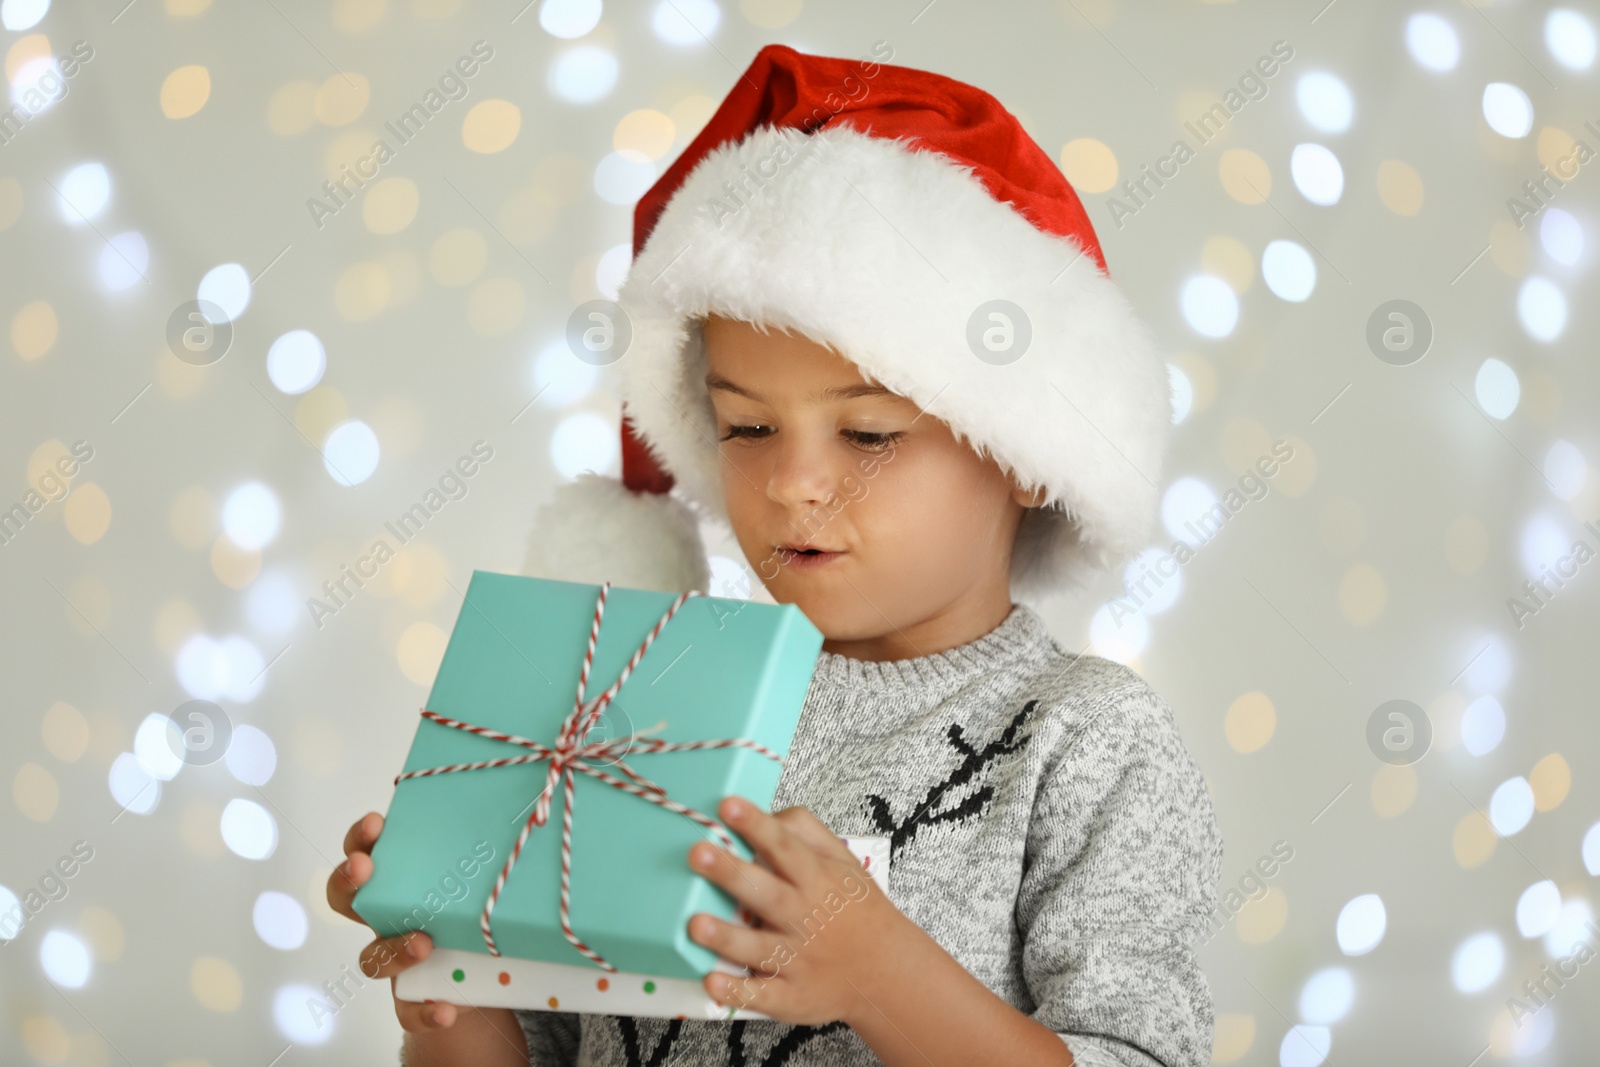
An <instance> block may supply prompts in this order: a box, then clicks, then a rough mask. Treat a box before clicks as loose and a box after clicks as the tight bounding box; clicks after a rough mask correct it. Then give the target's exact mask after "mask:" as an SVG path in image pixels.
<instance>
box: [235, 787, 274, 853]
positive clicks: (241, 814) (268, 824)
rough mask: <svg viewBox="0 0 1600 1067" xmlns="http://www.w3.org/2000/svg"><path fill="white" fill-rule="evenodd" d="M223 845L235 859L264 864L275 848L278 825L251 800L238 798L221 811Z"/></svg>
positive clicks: (265, 810) (265, 811) (269, 814)
mask: <svg viewBox="0 0 1600 1067" xmlns="http://www.w3.org/2000/svg"><path fill="white" fill-rule="evenodd" d="M221 829H222V842H223V844H225V845H227V846H228V848H229V850H230V851H232V852H233V853H234V854H235V855H239V856H243V857H244V858H245V859H247V860H264V859H266V858H267V857H269V856H271V855H272V853H273V852H275V851H276V850H277V848H278V823H277V820H275V819H273V817H272V813H271V812H269V811H267V809H266V808H263V807H262V806H261V805H260V804H257V803H256V802H255V801H253V800H244V799H242V798H239V797H235V798H234V799H232V800H230V801H228V806H227V807H225V808H223V809H222V825H221Z"/></svg>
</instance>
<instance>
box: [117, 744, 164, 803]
mask: <svg viewBox="0 0 1600 1067" xmlns="http://www.w3.org/2000/svg"><path fill="white" fill-rule="evenodd" d="M106 781H107V784H108V785H109V786H110V787H111V799H112V800H115V801H116V802H117V807H118V808H120V809H122V810H124V811H131V812H133V813H134V814H135V815H145V814H148V813H150V812H152V811H154V810H155V808H156V805H157V804H158V803H160V801H161V783H160V782H158V781H156V780H155V779H154V778H152V777H151V776H150V774H149V772H147V771H146V770H145V769H144V768H143V767H142V766H140V765H139V757H137V756H135V755H134V754H133V753H132V752H124V753H122V755H120V756H118V757H117V758H116V759H115V760H114V761H113V762H112V764H111V771H110V773H109V774H107V775H106Z"/></svg>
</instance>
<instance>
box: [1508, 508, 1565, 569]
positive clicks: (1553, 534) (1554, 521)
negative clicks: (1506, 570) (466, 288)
mask: <svg viewBox="0 0 1600 1067" xmlns="http://www.w3.org/2000/svg"><path fill="white" fill-rule="evenodd" d="M1520 541H1521V543H1520V546H1519V547H1520V548H1521V556H1522V567H1523V570H1525V571H1526V572H1527V573H1528V576H1529V577H1531V578H1535V579H1538V578H1542V577H1544V576H1545V574H1546V572H1548V571H1551V570H1553V569H1555V567H1556V565H1557V564H1558V563H1559V562H1560V561H1561V558H1562V557H1563V556H1566V555H1568V554H1570V553H1571V551H1572V538H1571V537H1570V536H1568V534H1567V531H1566V527H1565V526H1564V525H1563V524H1562V522H1561V520H1560V519H1558V518H1557V517H1556V516H1554V515H1552V514H1550V513H1549V512H1540V513H1538V514H1536V515H1533V516H1531V517H1530V518H1529V519H1528V521H1527V522H1526V523H1525V524H1524V525H1523V527H1522V537H1521V539H1520ZM1556 574H1557V576H1558V579H1559V578H1561V577H1571V575H1562V574H1561V572H1560V571H1556Z"/></svg>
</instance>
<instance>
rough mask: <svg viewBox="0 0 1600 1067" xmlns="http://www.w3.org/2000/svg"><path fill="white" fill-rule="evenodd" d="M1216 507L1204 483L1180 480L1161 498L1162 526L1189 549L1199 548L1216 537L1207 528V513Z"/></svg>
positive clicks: (1193, 480)
mask: <svg viewBox="0 0 1600 1067" xmlns="http://www.w3.org/2000/svg"><path fill="white" fill-rule="evenodd" d="M1217 506H1218V504H1217V494H1216V493H1213V492H1212V491H1211V487H1210V486H1209V485H1207V484H1206V483H1205V482H1202V481H1201V480H1200V479H1198V478H1179V479H1178V480H1177V481H1175V482H1173V483H1172V484H1171V485H1169V486H1167V491H1166V492H1165V493H1164V494H1162V497H1161V523H1162V525H1163V526H1165V527H1166V530H1167V533H1169V534H1171V535H1172V536H1173V537H1175V538H1177V539H1178V540H1179V541H1182V542H1183V543H1184V544H1186V545H1188V546H1189V547H1190V548H1198V547H1200V546H1201V545H1203V544H1205V542H1206V541H1207V540H1208V539H1209V536H1210V535H1214V534H1215V533H1216V531H1215V530H1212V529H1210V528H1209V526H1208V525H1207V523H1208V514H1207V513H1208V512H1210V511H1211V509H1212V508H1214V507H1217Z"/></svg>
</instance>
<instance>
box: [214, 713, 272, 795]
mask: <svg viewBox="0 0 1600 1067" xmlns="http://www.w3.org/2000/svg"><path fill="white" fill-rule="evenodd" d="M224 759H225V760H226V761H227V764H228V773H229V774H231V775H233V776H234V777H235V778H237V779H238V780H239V781H241V782H243V783H244V784H245V785H266V784H267V783H268V782H269V781H271V780H272V772H273V771H275V770H277V769H278V750H277V748H276V747H274V745H273V744H272V738H270V737H268V736H267V735H266V732H265V731H263V730H260V729H257V728H256V727H254V726H251V725H249V724H245V725H243V726H236V727H234V730H233V735H232V736H231V737H230V738H229V739H228V752H227V755H226V756H225V757H224Z"/></svg>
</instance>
